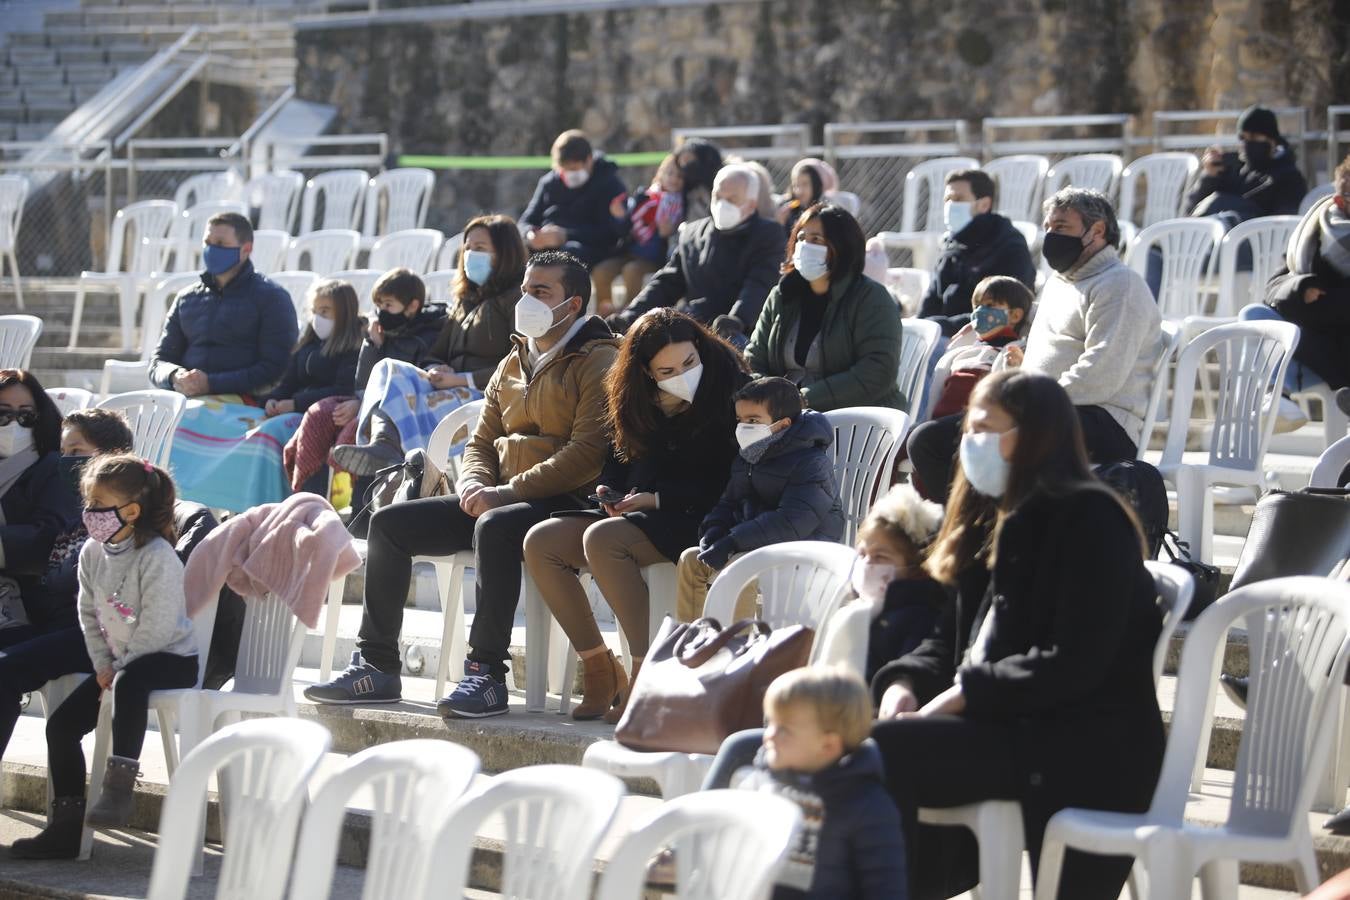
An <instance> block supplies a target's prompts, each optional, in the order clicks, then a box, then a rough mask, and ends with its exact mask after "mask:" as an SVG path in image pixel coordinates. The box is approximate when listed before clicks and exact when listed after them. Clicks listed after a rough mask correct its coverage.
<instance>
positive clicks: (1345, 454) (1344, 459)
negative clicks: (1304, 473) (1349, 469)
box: [1308, 435, 1350, 488]
mask: <svg viewBox="0 0 1350 900" xmlns="http://www.w3.org/2000/svg"><path fill="white" fill-rule="evenodd" d="M1348 465H1350V435H1346V436H1345V437H1343V438H1341V439H1340V440H1338V441H1336V443H1334V444H1332V445H1331V446H1330V447H1328V448H1327V449H1325V450H1323V451H1322V455H1321V456H1319V457H1317V464H1316V465H1314V466H1313V470H1312V478H1311V480H1310V481H1309V482H1308V486H1309V487H1315V488H1334V487H1340V485H1339V484H1338V483H1337V482H1339V481H1340V478H1341V472H1343V471H1345V467H1346V466H1348Z"/></svg>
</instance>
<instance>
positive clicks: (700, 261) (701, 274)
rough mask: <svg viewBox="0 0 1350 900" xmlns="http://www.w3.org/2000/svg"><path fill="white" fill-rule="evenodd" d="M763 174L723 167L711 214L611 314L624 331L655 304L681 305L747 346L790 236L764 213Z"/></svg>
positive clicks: (690, 226)
mask: <svg viewBox="0 0 1350 900" xmlns="http://www.w3.org/2000/svg"><path fill="white" fill-rule="evenodd" d="M758 206H759V176H758V175H756V174H755V172H754V170H753V169H751V168H749V167H748V166H744V165H730V166H724V167H723V168H722V170H721V171H719V172H718V173H717V177H716V178H715V179H714V180H713V204H712V215H711V216H709V217H707V218H705V219H699V220H697V221H693V222H688V223H686V224H685V226H684V228H683V229H682V230H681V231H680V240H679V244H678V246H677V247H676V248H675V253H674V254H673V255H672V256H671V258H670V261H669V262H668V263H666V265H665V267H664V268H662V269H661V271H659V272H657V273H656V274H655V275H654V276H652V280H651V281H650V282H648V283H647V286H646V287H645V288H643V289H642V293H640V294H638V295H637V297H636V298H635V299H634V300H633V302H632V303H629V304H628V305H627V306H625V307H624V308H623V309H622V310H620V311H619V312H617V313H615V314H614V315H613V316H611V317H610V319H609V321H610V324H612V325H613V326H614V328H615V330H617V331H626V330H627V329H628V326H629V325H631V324H633V322H635V321H636V320H637V317H638V316H640V315H642V314H643V313H645V312H646V311H647V310H649V309H654V308H655V307H658V306H676V307H678V308H679V309H680V310H682V311H684V312H687V313H688V314H689V315H691V316H693V317H694V318H695V319H698V320H699V321H700V322H702V323H703V324H704V325H710V324H712V322H713V320H714V319H717V318H718V317H719V316H726V317H728V318H725V319H723V320H722V321H721V322H719V323H718V331H719V333H722V334H723V336H724V337H725V336H728V330H729V332H730V333H733V334H735V335H736V336H739V337H740V338H741V343H744V341H745V339H747V338H748V337H749V335H750V332H751V331H753V330H754V328H755V322H756V321H758V319H759V311H760V308H761V307H763V306H764V298H765V297H767V296H768V295H769V290H770V289H771V288H772V287H773V286H774V285H775V284H777V283H778V267H779V266H780V265H781V264H782V262H783V244H784V242H785V240H786V235H785V234H784V232H783V228H782V226H780V225H779V224H778V223H777V222H775V221H773V220H771V219H766V218H764V217H763V216H761V215H759V214H758V212H757V210H758Z"/></svg>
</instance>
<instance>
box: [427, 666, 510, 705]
mask: <svg viewBox="0 0 1350 900" xmlns="http://www.w3.org/2000/svg"><path fill="white" fill-rule="evenodd" d="M506 701H507V693H506V685H505V684H504V683H503V682H501V681H498V680H497V679H496V678H494V677H493V676H492V675H491V674H489V672H488V667H487V666H485V665H484V664H483V663H480V662H474V661H473V660H471V659H466V660H464V678H463V680H462V681H460V683H459V684H457V685H455V689H454V690H453V691H451V692H450V696H448V697H446V698H444V699H442V700H441V702H440V703H437V704H436V712H438V713H440V716H441V718H442V719H448V718H450V717H451V716H462V717H463V718H466V719H482V718H486V717H487V716H500V715H503V714H505V713H506Z"/></svg>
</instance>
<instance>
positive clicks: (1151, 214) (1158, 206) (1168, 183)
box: [1119, 153, 1200, 228]
mask: <svg viewBox="0 0 1350 900" xmlns="http://www.w3.org/2000/svg"><path fill="white" fill-rule="evenodd" d="M1199 171H1200V160H1199V159H1197V158H1196V156H1195V154H1194V153H1150V154H1148V155H1146V156H1141V157H1139V158H1138V159H1136V160H1135V161H1134V162H1132V163H1130V164H1129V165H1128V166H1126V167H1125V171H1124V172H1122V173H1121V176H1120V206H1119V213H1120V216H1119V217H1120V218H1121V219H1124V220H1126V221H1129V222H1134V223H1136V224H1137V225H1139V226H1140V227H1142V228H1147V227H1148V226H1149V225H1154V224H1156V223H1158V222H1162V221H1164V220H1166V219H1175V218H1177V217H1178V216H1183V215H1185V214H1186V210H1184V209H1183V208H1182V205H1183V204H1184V203H1185V202H1186V187H1187V185H1189V184H1190V183H1191V180H1192V179H1193V178H1195V173H1196V172H1199ZM1141 178H1142V179H1143V180H1144V187H1145V200H1144V209H1143V215H1142V216H1137V215H1136V212H1135V196H1134V195H1135V190H1136V188H1137V186H1138V183H1139V179H1141Z"/></svg>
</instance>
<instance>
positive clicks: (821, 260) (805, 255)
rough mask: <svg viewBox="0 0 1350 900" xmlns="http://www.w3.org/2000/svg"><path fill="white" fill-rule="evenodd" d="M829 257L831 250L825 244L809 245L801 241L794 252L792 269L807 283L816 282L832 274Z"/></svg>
mask: <svg viewBox="0 0 1350 900" xmlns="http://www.w3.org/2000/svg"><path fill="white" fill-rule="evenodd" d="M829 255H830V251H829V248H827V247H826V246H825V245H824V244H808V243H807V242H806V241H801V240H799V241H797V246H796V248H795V249H794V250H793V251H792V267H793V268H794V269H796V270H797V274H798V275H800V276H802V277H803V278H805V279H806V280H807V281H815V280H816V279H817V278H823V277H824V276H826V275H828V274H830V264H829V262H828V259H829Z"/></svg>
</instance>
